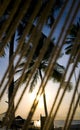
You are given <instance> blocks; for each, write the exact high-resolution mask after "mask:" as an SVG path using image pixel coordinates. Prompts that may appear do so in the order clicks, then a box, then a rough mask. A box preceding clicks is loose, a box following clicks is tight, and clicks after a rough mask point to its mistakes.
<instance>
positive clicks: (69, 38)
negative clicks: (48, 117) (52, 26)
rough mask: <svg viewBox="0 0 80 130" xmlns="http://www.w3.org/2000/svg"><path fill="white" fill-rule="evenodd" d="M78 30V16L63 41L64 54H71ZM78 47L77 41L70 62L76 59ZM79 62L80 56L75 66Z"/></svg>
mask: <svg viewBox="0 0 80 130" xmlns="http://www.w3.org/2000/svg"><path fill="white" fill-rule="evenodd" d="M79 31H80V18H79V19H78V21H77V22H76V23H74V24H73V25H72V27H71V29H70V33H69V34H68V36H67V38H66V41H65V44H66V47H65V54H66V55H70V54H71V51H72V48H73V45H74V44H75V40H76V38H77V34H78V32H79ZM79 49H80V44H79V41H78V42H77V43H76V47H75V50H74V53H73V56H72V59H71V64H73V63H74V61H75V59H76V56H77V52H78V50H79ZM79 63H80V58H79V59H78V64H77V66H76V68H78V67H79ZM76 77H77V75H76V71H74V78H75V82H76V80H77V79H76ZM77 94H79V93H78V90H77ZM79 106H80V102H79Z"/></svg>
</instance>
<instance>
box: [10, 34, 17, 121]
mask: <svg viewBox="0 0 80 130" xmlns="http://www.w3.org/2000/svg"><path fill="white" fill-rule="evenodd" d="M14 37H15V36H14V35H13V37H12V39H11V42H10V46H9V63H10V60H11V57H12V56H13V53H14ZM13 71H14V63H13V65H12V68H11V71H10V72H9V77H11V75H12V73H13ZM13 90H14V77H13V79H12V82H11V84H10V86H9V89H8V100H9V107H10V106H11V104H10V99H11V97H12V94H13ZM12 108H13V111H14V101H13V103H12ZM12 116H15V114H14V113H13V112H12V114H11V115H10V117H9V120H10V119H11V117H12Z"/></svg>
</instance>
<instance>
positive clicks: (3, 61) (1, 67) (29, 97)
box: [0, 5, 80, 120]
mask: <svg viewBox="0 0 80 130" xmlns="http://www.w3.org/2000/svg"><path fill="white" fill-rule="evenodd" d="M68 6H69V5H68ZM67 12H68V10H67V9H66V10H65V12H64V14H63V17H62V18H61V21H60V23H59V25H58V27H57V29H56V30H55V34H54V37H55V38H56V40H55V41H57V39H58V36H59V34H60V30H61V27H62V25H63V22H64V18H65V17H66V14H67ZM79 14H80V10H79V13H78V15H77V16H76V19H78V18H79ZM43 32H44V33H45V35H46V36H48V35H49V32H50V29H49V28H48V27H44V28H43ZM63 53H64V48H63ZM68 58H69V56H66V55H64V56H63V57H62V58H60V59H59V60H58V62H59V64H61V65H63V66H64V67H66V63H67V61H68ZM8 62H9V61H8V49H6V55H5V57H3V58H0V81H1V79H2V76H3V75H4V72H5V70H6V68H7V66H8ZM79 70H80V64H79V68H76V73H77V74H78V72H79ZM68 74H69V73H68ZM71 82H72V84H73V89H72V90H71V92H68V91H67V92H66V94H65V97H64V99H63V101H62V104H61V107H60V109H59V112H58V113H57V116H56V119H65V118H66V115H67V112H68V108H69V104H70V101H71V97H72V94H73V91H74V87H75V78H74V76H73V77H72V80H71ZM39 84H40V80H39V81H38V84H37V85H36V89H34V91H33V92H32V93H29V88H28V89H27V90H26V91H25V94H24V96H23V99H22V101H21V103H20V106H19V108H18V110H17V111H16V116H17V115H20V116H22V117H23V118H26V117H27V115H28V113H29V111H30V107H31V105H32V102H33V101H34V99H35V96H36V92H37V90H38V87H39ZM23 88H24V85H23V86H21V87H20V88H19V90H18V92H17V95H16V97H15V104H16V102H17V100H18V99H19V97H20V95H21V92H22V90H23ZM58 88H59V83H56V82H53V81H52V80H49V81H48V84H47V86H46V90H45V92H46V100H47V107H48V112H49V111H50V108H51V106H52V103H53V101H54V98H55V96H56V93H57V90H58ZM62 91H63V89H61V93H62ZM79 92H80V87H79ZM61 93H60V95H61ZM7 96H8V91H7V90H6V93H5V95H4V96H3V98H2V99H1V101H0V114H1V113H4V112H6V110H7V108H8V104H7V103H6V102H5V101H8V97H7ZM74 103H75V101H74ZM40 115H43V116H44V105H43V97H41V99H40V101H39V105H38V107H37V109H36V112H35V114H34V117H33V119H36V120H37V119H39V118H40ZM74 119H78V120H80V106H78V108H77V111H76V115H75V118H74Z"/></svg>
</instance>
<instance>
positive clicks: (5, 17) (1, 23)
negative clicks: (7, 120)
mask: <svg viewBox="0 0 80 130" xmlns="http://www.w3.org/2000/svg"><path fill="white" fill-rule="evenodd" d="M23 4H25V2H24V3H23V1H22V2H21V3H20V5H18V6H19V8H18V10H17V11H16V13H15V14H14V13H13V12H12V8H13V7H14V6H13V5H15V2H14V3H13V2H10V4H9V6H8V7H7V9H6V11H5V13H4V14H3V15H2V17H1V18H0V27H1V28H2V29H4V25H5V23H7V22H6V21H8V19H9V16H10V15H11V14H10V13H12V15H13V19H12V21H11V22H10V24H9V25H8V24H6V25H7V26H6V29H4V31H5V33H4V32H3V33H4V34H3V35H2V42H3V40H4V39H5V38H6V35H7V32H8V31H9V29H10V28H11V26H12V24H13V21H14V19H15V18H16V17H17V15H18V13H19V11H20V10H21V9H22V8H23V6H22V5H23ZM47 4H48V0H46V1H45V0H43V1H42V3H41V8H40V10H39V12H38V14H37V16H36V18H34V20H33V22H34V21H35V20H36V19H38V18H39V16H40V14H41V13H42V12H43V10H44V7H45V6H46V5H47ZM36 5H37V0H35V1H34V2H33V1H31V5H30V7H29V9H28V10H27V11H25V12H26V13H25V15H24V17H23V19H22V20H21V21H19V26H17V29H16V30H15V32H14V35H13V36H12V38H11V40H10V42H9V43H7V44H9V63H10V60H11V57H12V56H13V54H14V44H15V40H16V39H17V42H18V40H19V39H20V38H21V36H22V34H23V30H24V28H25V26H26V25H27V23H28V19H29V18H30V16H31V15H32V13H33V11H34V9H35V6H36ZM61 5H62V1H61V0H58V2H55V3H54V5H53V8H52V9H51V11H50V13H49V16H48V19H47V20H46V25H48V26H49V27H51V26H52V24H53V22H54V19H55V18H54V15H53V14H54V12H55V10H56V9H58V8H60V7H61ZM16 32H17V36H16V37H15V35H16ZM1 47H2V46H1ZM1 47H0V48H1ZM4 52H5V49H4V51H3V53H4ZM3 53H2V54H3ZM2 54H1V55H2ZM13 62H14V61H13ZM13 71H14V63H13V65H12V68H11V71H10V73H9V78H10V75H11V74H12V73H13ZM13 90H14V77H13V79H12V82H11V83H10V86H9V90H8V98H9V103H10V99H11V96H12V93H13ZM13 107H14V105H13ZM13 109H14V108H13Z"/></svg>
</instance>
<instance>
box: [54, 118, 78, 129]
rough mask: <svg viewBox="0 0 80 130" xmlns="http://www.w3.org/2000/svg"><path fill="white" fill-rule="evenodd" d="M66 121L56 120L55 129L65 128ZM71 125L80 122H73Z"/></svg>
mask: <svg viewBox="0 0 80 130" xmlns="http://www.w3.org/2000/svg"><path fill="white" fill-rule="evenodd" d="M64 123H65V121H64V120H55V121H54V127H55V128H56V127H63V126H64ZM71 124H74V125H75V124H80V120H73V121H72V123H71Z"/></svg>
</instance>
